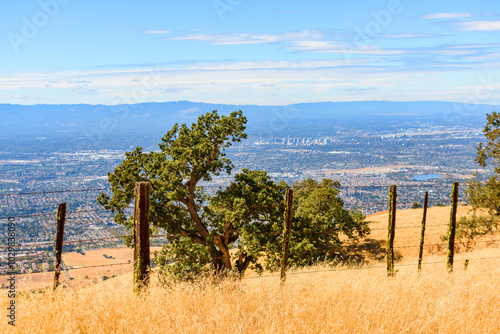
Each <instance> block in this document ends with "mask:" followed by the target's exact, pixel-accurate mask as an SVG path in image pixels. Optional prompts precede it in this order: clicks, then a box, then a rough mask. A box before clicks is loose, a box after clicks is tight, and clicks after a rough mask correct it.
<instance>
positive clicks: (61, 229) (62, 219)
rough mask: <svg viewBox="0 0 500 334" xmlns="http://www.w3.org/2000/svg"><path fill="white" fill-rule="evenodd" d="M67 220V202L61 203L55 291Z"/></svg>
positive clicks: (57, 235) (58, 221) (57, 237)
mask: <svg viewBox="0 0 500 334" xmlns="http://www.w3.org/2000/svg"><path fill="white" fill-rule="evenodd" d="M65 222H66V203H61V204H59V207H58V208H57V231H56V263H55V271H54V285H53V287H52V290H53V291H55V290H56V288H57V286H58V285H59V276H60V275H61V262H62V251H63V240H64V223H65Z"/></svg>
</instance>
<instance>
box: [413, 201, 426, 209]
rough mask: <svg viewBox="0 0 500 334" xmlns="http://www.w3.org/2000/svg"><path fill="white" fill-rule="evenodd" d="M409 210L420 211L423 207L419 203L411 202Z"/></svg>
mask: <svg viewBox="0 0 500 334" xmlns="http://www.w3.org/2000/svg"><path fill="white" fill-rule="evenodd" d="M410 208H411V209H421V208H423V206H422V204H421V203H419V202H413V203H411V207H410Z"/></svg>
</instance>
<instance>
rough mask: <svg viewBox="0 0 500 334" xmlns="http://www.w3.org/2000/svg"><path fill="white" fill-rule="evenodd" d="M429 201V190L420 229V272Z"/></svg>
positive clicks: (419, 269) (418, 267)
mask: <svg viewBox="0 0 500 334" xmlns="http://www.w3.org/2000/svg"><path fill="white" fill-rule="evenodd" d="M428 201H429V192H428V191H426V192H425V197H424V213H423V215H422V228H421V231H420V248H419V250H418V266H417V271H418V272H419V273H420V271H421V270H422V257H423V255H424V236H425V220H426V219H427V204H428Z"/></svg>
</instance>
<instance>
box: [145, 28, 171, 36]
mask: <svg viewBox="0 0 500 334" xmlns="http://www.w3.org/2000/svg"><path fill="white" fill-rule="evenodd" d="M142 33H143V34H151V35H166V34H170V30H163V29H157V30H144V31H143V32H142Z"/></svg>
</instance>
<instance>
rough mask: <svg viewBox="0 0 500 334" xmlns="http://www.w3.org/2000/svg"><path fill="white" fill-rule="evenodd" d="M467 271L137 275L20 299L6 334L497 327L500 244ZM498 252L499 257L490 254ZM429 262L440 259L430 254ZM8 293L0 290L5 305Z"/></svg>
mask: <svg viewBox="0 0 500 334" xmlns="http://www.w3.org/2000/svg"><path fill="white" fill-rule="evenodd" d="M467 255H468V258H470V259H471V260H470V261H471V262H470V265H469V268H468V269H467V271H464V270H463V269H462V268H461V267H457V268H456V269H455V271H454V273H453V274H447V272H446V267H445V264H443V263H436V264H428V265H424V269H423V272H422V274H421V275H420V277H419V276H418V275H417V274H416V272H415V266H414V265H412V266H397V269H399V272H398V274H397V276H396V277H395V278H387V277H386V275H385V271H384V268H381V267H380V266H375V267H372V268H365V269H351V270H343V269H342V268H339V270H337V271H328V270H329V268H327V267H322V266H316V267H314V268H310V269H308V270H301V271H293V272H290V273H289V275H288V278H287V281H286V284H285V286H284V287H283V288H280V286H279V277H277V276H274V275H273V276H270V277H262V278H256V279H244V280H242V281H240V282H234V281H226V282H223V283H220V284H218V285H213V284H211V283H210V282H202V283H199V284H191V285H190V284H178V285H175V286H173V287H171V288H169V289H164V288H162V287H159V286H158V285H157V284H153V286H152V287H151V289H150V292H149V294H146V295H144V296H136V295H134V293H133V292H132V286H131V275H124V276H120V277H117V278H114V279H111V280H107V281H104V282H101V283H99V284H95V285H92V286H88V287H82V288H73V289H61V290H59V291H57V292H56V293H55V294H53V295H52V294H51V293H48V294H34V295H22V296H20V297H19V298H18V305H19V308H18V311H17V312H18V313H17V315H18V326H17V327H16V328H15V329H14V328H10V326H8V325H7V323H6V320H5V318H4V321H3V322H2V323H0V332H2V333H498V324H499V323H500V307H499V306H500V294H499V293H498V291H500V259H499V258H498V257H500V251H499V250H498V249H482V250H479V251H475V252H474V253H469V254H467ZM489 257H495V259H485V258H489ZM427 261H428V262H442V261H443V257H442V256H436V255H432V256H430V257H429V259H427ZM7 302H8V300H7V299H6V298H5V297H3V298H2V302H1V305H2V308H3V309H4V310H5V308H6V306H7Z"/></svg>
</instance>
